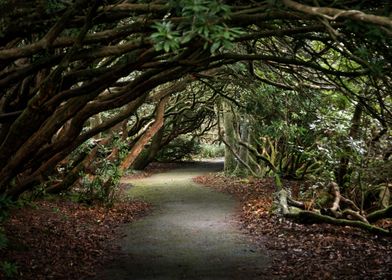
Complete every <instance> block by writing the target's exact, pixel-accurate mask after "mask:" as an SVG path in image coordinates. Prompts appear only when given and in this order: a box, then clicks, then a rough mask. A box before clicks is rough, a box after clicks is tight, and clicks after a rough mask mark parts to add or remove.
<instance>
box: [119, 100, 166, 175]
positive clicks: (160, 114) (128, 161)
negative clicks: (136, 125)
mask: <svg viewBox="0 0 392 280" xmlns="http://www.w3.org/2000/svg"><path fill="white" fill-rule="evenodd" d="M168 101H169V96H165V97H163V98H162V99H161V101H159V103H158V105H157V109H156V112H155V121H154V123H153V124H152V125H151V126H150V127H149V128H148V129H147V131H146V132H145V133H144V134H143V135H142V136H141V137H140V139H139V140H138V141H137V142H136V143H135V145H134V146H133V147H132V149H131V151H130V152H129V153H128V155H127V156H126V157H125V158H124V160H123V161H122V163H121V165H120V171H121V172H124V171H125V170H127V169H128V168H129V167H130V166H131V165H132V163H133V162H134V161H135V160H136V158H137V157H138V156H139V154H140V153H141V151H142V149H143V148H144V146H145V145H146V144H147V143H148V141H150V140H151V138H152V137H153V136H154V135H155V133H157V132H158V130H159V129H161V127H162V126H163V122H164V113H165V105H166V103H167V102H168Z"/></svg>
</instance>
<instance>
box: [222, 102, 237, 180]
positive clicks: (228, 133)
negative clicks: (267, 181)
mask: <svg viewBox="0 0 392 280" xmlns="http://www.w3.org/2000/svg"><path fill="white" fill-rule="evenodd" d="M231 110H232V109H231V106H230V105H229V104H227V103H224V105H223V125H224V129H225V135H224V140H225V144H226V145H225V165H224V170H225V173H228V174H231V173H233V172H234V170H235V168H236V167H237V161H236V159H235V155H234V152H233V151H232V150H231V148H232V149H235V147H236V146H235V131H234V125H233V122H234V116H233V112H232V111H231ZM230 147H231V148H230Z"/></svg>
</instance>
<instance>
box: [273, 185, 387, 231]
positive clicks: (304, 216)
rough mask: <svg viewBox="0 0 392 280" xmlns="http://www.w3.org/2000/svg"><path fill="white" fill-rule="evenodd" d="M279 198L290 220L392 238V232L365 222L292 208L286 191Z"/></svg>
mask: <svg viewBox="0 0 392 280" xmlns="http://www.w3.org/2000/svg"><path fill="white" fill-rule="evenodd" d="M277 196H278V201H279V208H280V209H281V212H282V214H283V216H284V217H286V218H289V219H293V220H295V221H297V222H300V223H314V224H320V223H327V224H332V225H338V226H351V227H356V228H360V229H363V230H366V231H368V232H371V233H374V234H379V235H387V236H392V232H390V231H388V230H385V229H382V228H379V227H377V226H374V225H371V224H369V223H366V222H363V221H353V220H347V219H338V218H334V217H331V216H327V215H322V214H320V213H317V212H314V211H308V210H301V209H298V208H292V207H290V206H289V201H290V199H289V195H288V192H287V191H286V190H284V189H282V190H280V191H279V192H278V193H277ZM391 209H392V207H391ZM389 211H391V210H389ZM391 212H392V211H391ZM383 214H384V213H383Z"/></svg>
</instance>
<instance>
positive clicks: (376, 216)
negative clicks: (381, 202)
mask: <svg viewBox="0 0 392 280" xmlns="http://www.w3.org/2000/svg"><path fill="white" fill-rule="evenodd" d="M388 218H389V219H390V218H392V205H390V206H389V207H387V208H385V209H382V210H378V211H375V212H373V213H371V214H369V215H368V216H367V220H368V221H369V223H374V222H376V221H378V220H381V219H388Z"/></svg>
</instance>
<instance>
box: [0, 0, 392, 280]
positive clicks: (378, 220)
mask: <svg viewBox="0 0 392 280" xmlns="http://www.w3.org/2000/svg"><path fill="white" fill-rule="evenodd" d="M391 48H392V3H391V2H390V1H388V0H380V1H372V0H341V1H331V0H301V1H292V0H266V1H242V0H238V1H224V0H222V1H221V0H212V1H207V0H178V1H175V0H170V1H159V0H157V1H143V0H141V1H137V0H106V1H88V0H27V1H17V0H0V210H1V213H0V225H1V227H0V251H2V250H6V248H7V246H9V244H8V243H9V242H8V241H7V236H6V234H5V233H4V232H5V229H4V225H3V224H5V223H6V221H7V219H8V218H7V217H8V216H9V215H8V212H9V211H11V210H12V211H14V210H15V208H17V210H16V212H18V211H19V212H23V211H24V210H20V205H22V204H26V203H30V202H31V201H33V200H36V199H41V198H42V197H45V196H50V197H56V199H58V198H64V197H71V198H72V200H73V201H77V202H79V203H84V204H87V205H95V204H99V205H104V207H110V206H113V205H114V204H115V203H116V200H117V199H118V193H119V190H121V184H120V179H121V177H122V176H124V175H128V174H130V173H132V172H133V170H143V169H145V168H146V167H147V166H149V164H150V163H152V162H155V161H166V162H167V161H176V160H183V159H189V158H193V157H195V156H199V157H214V156H224V161H225V167H224V171H225V175H226V176H228V177H227V178H233V182H234V181H235V180H240V182H245V183H244V184H243V187H244V188H246V187H247V185H248V183H249V182H253V181H255V180H267V181H268V182H269V183H268V186H269V187H271V186H272V188H273V191H268V192H267V193H268V196H269V197H270V201H271V203H268V206H270V207H268V208H269V209H268V212H269V213H274V215H277V216H278V217H279V219H284V220H286V221H290V222H295V223H299V224H306V225H308V224H316V227H318V228H319V229H320V228H322V227H323V226H322V225H319V224H329V225H332V226H333V227H334V228H337V230H339V228H341V229H346V228H347V227H353V228H356V229H355V230H357V229H358V230H362V231H363V232H366V233H367V234H371V235H372V236H383V237H384V236H386V237H387V238H390V236H391V235H392V223H391V218H392V198H391V191H392V181H391V180H392V133H391V126H392V94H391V89H392V78H391V73H392V49H391ZM238 178H242V179H238ZM200 180H201V179H200ZM205 180H206V179H205ZM216 180H218V179H216ZM219 180H223V179H219ZM219 180H218V181H219ZM225 180H226V179H225ZM241 180H242V181H241ZM202 181H203V180H202ZM236 182H237V181H236ZM293 182H295V184H294V183H293ZM211 184H212V183H211ZM227 184H228V185H230V183H227ZM293 186H294V187H293ZM234 188H235V189H236V191H235V192H236V193H238V192H239V193H241V192H242V191H238V187H237V185H236V186H235V187H234ZM260 188H262V186H261V187H260ZM250 189H251V188H250ZM248 191H249V190H248ZM248 191H244V192H248ZM40 203H43V202H40ZM43 205H45V203H43ZM257 205H258V206H257ZM257 205H256V206H255V205H253V206H254V207H259V208H257V209H253V210H252V211H258V209H259V210H260V209H265V208H266V205H260V204H257ZM253 206H252V207H253ZM83 207H84V206H83ZM141 208H143V209H144V208H148V207H147V206H145V205H143V204H142V203H141V202H138V204H135V209H136V210H135V213H136V214H135V215H136V216H138V215H140V213H141V212H143V211H144V210H143V211H142V210H140V209H141ZM78 209H79V208H78ZM83 209H84V208H83ZM121 209H122V208H121ZM83 211H85V210H83ZM86 211H88V210H86ZM121 211H122V210H121ZM127 211H128V210H127ZM260 211H261V210H260ZM263 211H264V210H263ZM132 215H133V214H132ZM120 216H121V215H120ZM258 218H259V219H262V217H258ZM127 219H128V218H127ZM127 219H125V220H127ZM132 219H133V218H132ZM253 222H254V221H253ZM305 227H306V226H305ZM259 234H263V233H260V232H259ZM0 261H1V266H2V268H3V270H5V271H8V272H10V274H12V271H13V269H14V268H15V267H14V266H13V264H12V263H10V262H8V261H5V260H4V261H3V260H0Z"/></svg>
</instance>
